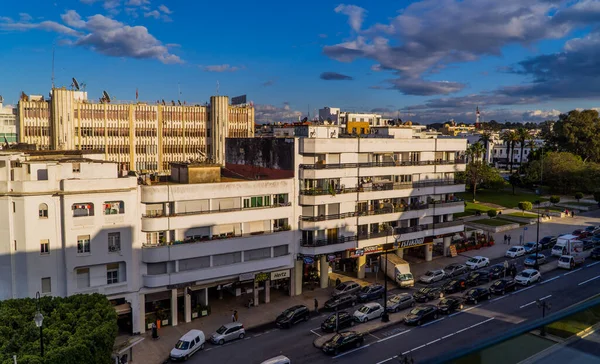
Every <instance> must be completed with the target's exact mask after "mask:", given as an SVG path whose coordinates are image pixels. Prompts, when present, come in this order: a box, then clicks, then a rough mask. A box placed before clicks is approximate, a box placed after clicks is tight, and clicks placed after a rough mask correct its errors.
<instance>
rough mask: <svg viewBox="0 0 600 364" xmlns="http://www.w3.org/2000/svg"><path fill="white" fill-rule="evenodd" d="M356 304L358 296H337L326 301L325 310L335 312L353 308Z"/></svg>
mask: <svg viewBox="0 0 600 364" xmlns="http://www.w3.org/2000/svg"><path fill="white" fill-rule="evenodd" d="M355 304H356V296H354V295H351V294H347V295H345V296H335V297H333V298H330V299H328V300H327V301H325V304H324V305H323V308H324V309H326V310H335V309H336V308H338V309H340V308H344V307H352V306H354V305H355Z"/></svg>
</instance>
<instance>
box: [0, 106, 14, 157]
mask: <svg viewBox="0 0 600 364" xmlns="http://www.w3.org/2000/svg"><path fill="white" fill-rule="evenodd" d="M3 101H4V100H3V98H2V96H0V149H2V146H3V145H4V144H5V143H9V144H14V143H16V142H17V140H18V138H17V109H16V108H14V107H11V106H3V105H2V103H3Z"/></svg>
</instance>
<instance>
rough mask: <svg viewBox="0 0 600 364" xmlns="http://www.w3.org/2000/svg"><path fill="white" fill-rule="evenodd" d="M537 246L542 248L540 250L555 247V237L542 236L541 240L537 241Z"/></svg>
mask: <svg viewBox="0 0 600 364" xmlns="http://www.w3.org/2000/svg"><path fill="white" fill-rule="evenodd" d="M539 244H540V245H541V246H542V249H549V248H552V247H553V246H554V245H556V237H555V236H544V237H543V238H542V240H540V241H539Z"/></svg>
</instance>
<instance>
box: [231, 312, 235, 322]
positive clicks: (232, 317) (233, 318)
mask: <svg viewBox="0 0 600 364" xmlns="http://www.w3.org/2000/svg"><path fill="white" fill-rule="evenodd" d="M231 322H235V311H234V312H232V313H231Z"/></svg>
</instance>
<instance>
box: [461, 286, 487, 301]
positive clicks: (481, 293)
mask: <svg viewBox="0 0 600 364" xmlns="http://www.w3.org/2000/svg"><path fill="white" fill-rule="evenodd" d="M491 297H492V294H491V293H490V290H489V289H486V288H480V287H477V288H471V289H470V290H468V291H467V293H465V295H464V296H463V298H464V300H465V302H467V303H473V304H475V305H476V304H477V302H479V301H483V300H489V299H490V298H491Z"/></svg>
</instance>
